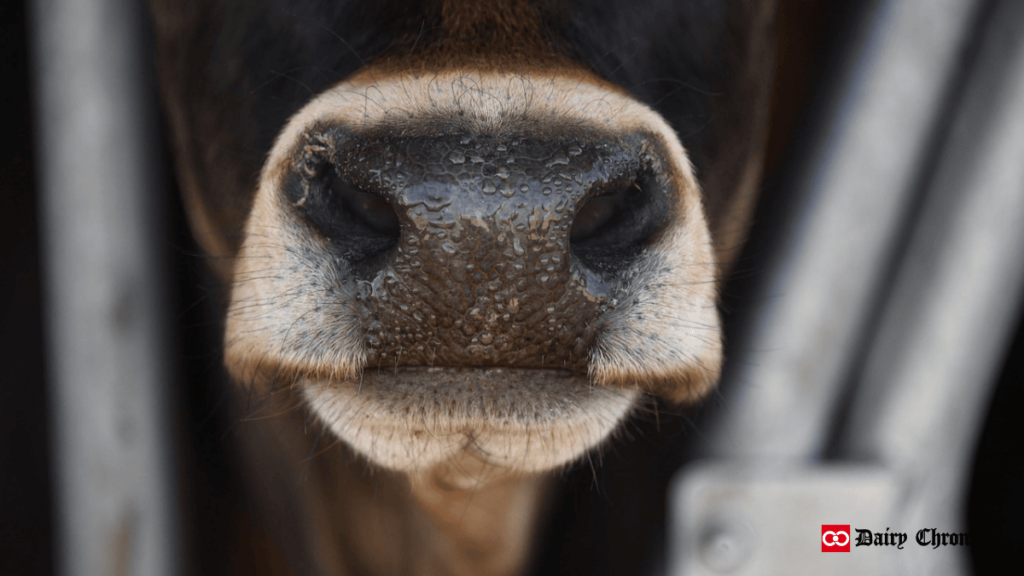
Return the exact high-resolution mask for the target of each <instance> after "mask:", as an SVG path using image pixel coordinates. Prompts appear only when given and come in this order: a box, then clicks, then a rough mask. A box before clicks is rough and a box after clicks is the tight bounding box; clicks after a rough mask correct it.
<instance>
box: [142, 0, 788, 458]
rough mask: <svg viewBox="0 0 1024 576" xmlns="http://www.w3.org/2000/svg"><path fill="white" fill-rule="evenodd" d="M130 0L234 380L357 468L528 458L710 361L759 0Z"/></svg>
mask: <svg viewBox="0 0 1024 576" xmlns="http://www.w3.org/2000/svg"><path fill="white" fill-rule="evenodd" d="M155 4H156V6H155V12H156V14H157V29H158V32H159V38H160V44H159V46H158V48H159V51H160V55H161V58H162V61H161V72H162V75H163V85H164V91H165V99H166V101H167V105H168V108H169V111H170V118H171V124H172V128H173V130H174V132H175V136H176V140H177V147H178V152H179V165H180V168H181V169H180V171H181V174H182V180H183V183H184V188H185V195H186V201H187V205H188V207H189V211H190V216H191V219H192V224H193V228H194V230H195V231H196V234H197V237H198V238H199V239H200V242H201V243H202V244H203V246H204V248H205V249H206V250H207V251H208V252H209V253H210V254H211V255H212V256H213V257H214V259H213V262H214V263H215V267H216V268H217V269H218V270H219V272H220V274H221V276H222V277H223V279H224V280H225V282H226V283H227V285H228V286H230V298H229V304H228V306H227V312H226V318H227V321H226V335H225V353H226V360H227V365H228V368H229V371H230V373H231V374H232V376H233V377H234V379H235V380H236V381H237V383H238V384H239V385H240V386H243V387H247V388H249V389H250V390H251V391H252V392H253V393H254V394H256V395H259V396H272V395H275V394H288V395H293V396H294V397H296V398H298V399H300V401H301V402H302V403H303V404H304V406H306V407H307V408H308V409H309V410H310V411H311V412H312V414H313V415H314V416H315V417H316V418H317V419H318V420H319V421H320V422H322V423H323V424H324V425H325V426H326V427H327V428H329V429H330V430H331V431H332V432H333V433H334V434H335V435H337V437H338V438H340V439H341V440H343V441H344V442H345V443H346V444H348V445H349V446H351V447H352V448H354V449H355V451H357V452H358V453H360V454H361V455H363V456H365V457H366V458H368V459H369V460H370V461H371V462H373V463H375V464H378V465H381V466H384V467H386V468H390V469H395V470H400V471H405V472H417V471H422V470H429V469H431V468H434V467H436V466H438V465H442V464H444V463H445V462H449V461H452V460H455V459H459V458H464V457H466V456H469V457H471V458H474V459H477V460H479V461H482V462H485V463H487V464H492V465H497V466H498V467H501V468H503V469H507V470H512V471H522V472H534V471H541V470H547V469H551V468H554V467H557V466H560V465H563V464H565V463H567V462H569V461H571V460H573V459H575V458H577V457H579V456H580V455H581V454H583V453H585V452H586V451H587V450H589V449H591V448H592V447H593V446H595V445H596V444H597V443H599V442H601V441H602V440H603V439H604V438H606V437H607V436H608V435H609V434H611V433H612V432H613V431H614V430H615V428H616V427H617V426H618V424H619V423H620V422H621V421H622V420H623V418H625V417H626V416H627V415H628V414H629V413H630V411H631V410H633V409H635V408H636V407H637V406H638V405H639V404H640V403H642V401H643V398H645V397H646V395H648V394H654V395H658V396H661V397H664V398H666V399H669V400H671V401H675V402H691V401H694V400H696V399H699V398H701V397H702V396H703V395H705V394H706V393H707V392H708V390H709V389H710V388H711V387H712V386H713V385H714V383H715V380H716V378H717V375H718V371H719V366H720V363H721V339H720V336H719V322H718V317H717V313H716V309H715V304H716V293H715V290H716V278H717V274H718V273H719V271H720V270H721V262H722V261H723V260H726V259H728V257H729V256H728V255H729V254H730V253H731V250H732V249H733V248H734V247H735V245H736V243H737V240H736V237H737V235H736V234H737V231H739V233H742V230H743V227H744V222H745V214H746V210H747V205H748V203H747V202H746V199H747V198H749V196H750V191H751V190H752V189H753V186H754V183H755V181H756V175H757V173H758V170H759V163H760V156H759V153H758V152H757V151H758V150H759V149H760V138H761V133H762V130H763V128H764V121H763V116H764V114H763V108H764V103H765V100H766V98H765V94H766V90H765V86H766V85H767V82H764V80H765V78H767V77H768V73H767V72H766V71H763V70H761V67H763V65H764V63H765V59H766V58H767V57H766V56H764V55H763V54H767V50H765V44H766V42H767V38H768V36H767V34H766V33H764V31H763V29H764V20H765V18H764V14H766V13H767V8H764V9H762V8H755V7H752V6H751V5H750V3H736V4H735V5H726V4H715V5H704V4H705V3H685V4H686V5H685V6H674V5H661V4H660V3H652V5H651V6H647V7H629V8H626V7H617V6H615V5H612V4H593V5H591V4H588V3H581V4H580V5H576V3H574V2H536V3H530V2H516V1H512V0H509V1H501V2H492V3H476V2H470V1H465V2H461V1H450V2H424V3H397V2H393V3H383V4H380V5H374V6H369V5H361V4H355V3H344V2H342V3H332V4H331V5H330V6H327V5H323V6H321V5H319V4H314V3H299V4H297V5H295V6H291V7H285V6H279V5H277V3H276V2H271V1H269V0H268V1H265V2H262V3H259V2H253V3H239V4H238V5H234V4H230V3H224V4H218V5H213V6H205V7H185V8H182V7H181V6H170V5H168V6H162V5H160V4H162V3H161V2H159V1H156V2H155ZM644 10H648V12H646V13H645V12H644ZM634 11H636V12H634ZM604 42H609V43H611V44H604ZM759 50H760V51H761V52H759ZM762 53H763V54H762ZM666 79H668V80H666ZM652 104H653V105H656V106H657V107H659V108H661V109H662V110H663V111H665V112H666V114H668V115H669V116H668V118H669V120H671V122H670V121H668V120H666V115H665V114H660V113H659V112H657V111H655V110H654V109H653V108H652V107H651V105H652ZM719 115H723V116H724V117H723V118H722V119H720V120H719V119H718V116H719ZM679 134H682V135H684V136H685V137H688V138H689V139H690V141H691V143H689V144H688V146H687V147H684V145H683V143H682V142H681V141H680V138H679ZM691 144H692V145H691ZM688 148H689V149H690V150H688ZM691 152H692V154H691ZM695 163H696V164H697V167H698V168H699V173H700V175H701V176H702V178H701V179H698V177H697V175H698V170H695V168H694V164H695ZM701 184H703V185H704V191H703V193H702V190H701ZM709 223H710V224H709ZM712 228H714V229H715V230H714V234H713V233H712ZM716 261H717V262H718V264H717V265H716Z"/></svg>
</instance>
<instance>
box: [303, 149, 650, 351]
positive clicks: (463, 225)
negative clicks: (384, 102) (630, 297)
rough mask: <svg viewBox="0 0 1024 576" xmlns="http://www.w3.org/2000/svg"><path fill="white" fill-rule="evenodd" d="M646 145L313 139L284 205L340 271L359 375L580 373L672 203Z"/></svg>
mask: <svg viewBox="0 0 1024 576" xmlns="http://www.w3.org/2000/svg"><path fill="white" fill-rule="evenodd" d="M641 148H642V138H639V137H637V138H625V139H611V138H586V139H572V138H569V139H561V138H559V139H531V138H529V137H521V136H509V137H502V138H498V137H495V136H490V135H477V134H448V135H443V136H430V137H427V136H414V137H409V138H396V137H393V136H388V135H384V136H378V137H373V136H363V135H353V134H350V133H346V132H345V131H343V130H327V131H319V132H317V133H315V134H314V135H312V136H310V139H309V141H308V143H307V145H306V147H305V150H306V154H305V158H304V160H303V164H302V166H303V168H302V169H301V170H300V171H299V172H302V173H303V174H302V175H301V178H298V179H293V181H292V183H291V184H289V186H288V187H286V196H287V197H288V198H289V200H291V201H292V203H293V205H294V206H296V207H297V209H298V210H299V211H300V213H302V214H303V215H304V216H305V217H306V218H308V219H309V220H310V221H311V222H312V223H313V224H314V225H315V227H317V228H318V229H319V230H320V231H321V232H322V233H323V234H324V235H325V236H327V237H328V238H329V239H330V241H331V246H332V250H333V251H334V253H335V255H336V256H337V257H338V258H340V259H342V260H345V262H346V263H347V264H348V265H349V270H350V272H351V273H352V275H353V276H354V281H355V282H356V290H355V292H356V295H357V297H356V303H355V306H356V311H357V315H358V316H359V317H360V319H361V324H362V327H363V330H364V331H365V344H366V350H367V360H368V366H369V367H374V366H382V367H384V366H388V367H390V366H399V365H402V366H511V367H531V368H542V367H545V368H567V369H572V370H586V364H587V352H588V349H589V347H590V345H591V344H592V343H593V341H594V339H595V338H596V336H597V335H598V334H599V333H600V329H601V316H602V314H603V312H605V311H606V310H607V309H608V307H610V306H614V298H613V294H612V293H613V291H614V286H615V284H616V282H617V277H616V272H617V271H618V269H619V268H622V266H623V265H625V264H624V262H625V260H628V257H629V255H630V253H631V251H633V252H635V251H636V250H637V249H640V248H642V245H643V243H644V241H646V240H647V239H648V237H649V236H650V235H651V234H652V233H654V232H655V231H656V230H657V229H658V228H659V227H660V226H661V220H663V219H664V218H665V217H666V216H665V213H666V212H667V206H668V205H669V203H668V201H667V199H665V198H664V197H665V194H664V191H663V190H662V191H658V190H650V189H657V188H658V186H659V184H658V179H657V178H655V177H652V176H650V172H651V170H652V169H654V170H656V167H655V168H652V161H651V159H650V158H647V157H646V155H645V153H643V152H641V150H640V149H641ZM641 196H642V197H641ZM588 204H589V205H590V206H591V207H590V208H584V206H587V205H588ZM595 206H596V208H594V207H595ZM581 211H582V212H581ZM577 219H581V220H582V222H581V223H580V225H579V226H576V228H574V223H575V222H576V220H577ZM570 240H572V242H570ZM571 244H572V245H571ZM623 259H625V260H623ZM625 263H627V264H628V262H625Z"/></svg>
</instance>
